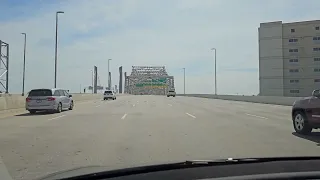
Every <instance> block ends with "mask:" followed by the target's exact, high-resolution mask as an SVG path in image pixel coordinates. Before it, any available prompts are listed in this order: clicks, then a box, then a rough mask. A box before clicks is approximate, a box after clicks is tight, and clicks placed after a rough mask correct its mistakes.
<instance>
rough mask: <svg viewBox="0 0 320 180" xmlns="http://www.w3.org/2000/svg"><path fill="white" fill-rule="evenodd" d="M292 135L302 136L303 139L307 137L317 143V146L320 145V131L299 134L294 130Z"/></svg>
mask: <svg viewBox="0 0 320 180" xmlns="http://www.w3.org/2000/svg"><path fill="white" fill-rule="evenodd" d="M292 135H294V136H296V137H299V138H302V139H306V140H309V141H312V142H315V143H317V146H320V132H311V133H310V134H308V135H302V134H298V133H296V132H293V133H292Z"/></svg>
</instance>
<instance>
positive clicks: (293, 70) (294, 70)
mask: <svg viewBox="0 0 320 180" xmlns="http://www.w3.org/2000/svg"><path fill="white" fill-rule="evenodd" d="M289 72H292V73H296V72H299V69H289Z"/></svg>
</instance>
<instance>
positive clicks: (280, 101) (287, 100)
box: [177, 94, 301, 106]
mask: <svg viewBox="0 0 320 180" xmlns="http://www.w3.org/2000/svg"><path fill="white" fill-rule="evenodd" d="M177 96H188V97H199V98H210V99H222V100H231V101H244V102H253V103H263V104H277V105H285V106H291V105H292V104H293V103H294V101H296V100H298V99H300V98H301V97H281V96H235V95H213V94H177Z"/></svg>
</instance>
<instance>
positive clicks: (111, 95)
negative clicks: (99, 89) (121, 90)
mask: <svg viewBox="0 0 320 180" xmlns="http://www.w3.org/2000/svg"><path fill="white" fill-rule="evenodd" d="M108 99H113V100H116V99H117V97H116V94H115V93H114V92H113V91H111V90H106V91H104V93H103V100H108Z"/></svg>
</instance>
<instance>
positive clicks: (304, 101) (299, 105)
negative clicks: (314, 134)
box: [291, 90, 320, 134]
mask: <svg viewBox="0 0 320 180" xmlns="http://www.w3.org/2000/svg"><path fill="white" fill-rule="evenodd" d="M291 115H292V122H293V127H294V130H295V131H296V132H297V133H299V134H309V133H310V132H311V131H312V129H318V128H320V90H314V91H313V92H312V95H311V96H309V97H305V98H301V99H299V100H296V101H295V102H294V103H293V105H292V112H291Z"/></svg>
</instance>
